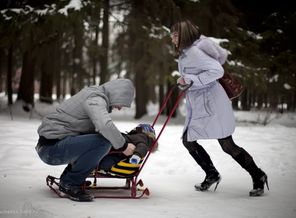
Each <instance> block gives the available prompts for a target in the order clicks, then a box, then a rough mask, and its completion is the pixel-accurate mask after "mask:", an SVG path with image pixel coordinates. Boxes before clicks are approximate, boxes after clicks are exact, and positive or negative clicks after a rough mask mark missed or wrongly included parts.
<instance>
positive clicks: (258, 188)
mask: <svg viewBox="0 0 296 218" xmlns="http://www.w3.org/2000/svg"><path fill="white" fill-rule="evenodd" d="M234 159H235V160H236V161H237V162H238V163H239V164H240V165H241V167H242V168H244V169H245V170H246V171H248V173H249V174H250V175H251V177H252V180H253V189H252V190H251V191H250V192H249V195H250V196H251V197H255V196H261V195H263V194H264V185H265V184H266V187H267V189H268V190H269V186H268V180H267V175H266V174H265V172H263V171H262V170H261V169H260V168H259V167H258V166H257V165H256V163H255V162H254V160H253V158H252V157H251V156H250V154H249V153H248V152H246V151H245V150H242V152H241V153H240V154H239V155H238V156H236V157H234ZM246 160H248V161H246Z"/></svg>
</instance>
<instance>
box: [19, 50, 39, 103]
mask: <svg viewBox="0 0 296 218" xmlns="http://www.w3.org/2000/svg"><path fill="white" fill-rule="evenodd" d="M35 62H36V60H35V58H34V57H33V51H25V52H24V54H23V64H22V76H21V81H20V86H19V91H18V97H17V99H18V100H23V101H24V102H25V103H27V104H31V105H32V106H34V74H35Z"/></svg>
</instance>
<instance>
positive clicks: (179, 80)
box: [177, 77, 187, 85]
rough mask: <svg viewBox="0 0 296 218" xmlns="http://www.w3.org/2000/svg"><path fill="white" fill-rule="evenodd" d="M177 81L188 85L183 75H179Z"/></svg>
mask: <svg viewBox="0 0 296 218" xmlns="http://www.w3.org/2000/svg"><path fill="white" fill-rule="evenodd" d="M177 83H178V84H180V85H187V83H186V82H185V80H184V78H183V77H179V79H178V80H177Z"/></svg>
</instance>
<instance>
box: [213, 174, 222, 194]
mask: <svg viewBox="0 0 296 218" xmlns="http://www.w3.org/2000/svg"><path fill="white" fill-rule="evenodd" d="M220 181H221V177H220V178H219V180H218V181H217V183H216V186H215V188H214V191H216V189H217V187H218V185H219V183H220Z"/></svg>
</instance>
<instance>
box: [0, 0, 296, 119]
mask: <svg viewBox="0 0 296 218" xmlns="http://www.w3.org/2000/svg"><path fill="white" fill-rule="evenodd" d="M291 2H292V1H285V0H283V1H275V0H269V1H267V0H261V1H255V0H249V1H239V0H223V1H222V0H221V1H220V0H194V1H193V0H192V1H190V0H162V1H158V0H141V1H137V0H88V1H81V0H63V1H57V0H39V1H34V0H2V1H1V5H0V7H1V8H0V93H1V102H8V105H11V104H13V103H14V100H13V94H17V99H18V100H20V101H21V102H23V104H24V109H25V110H30V108H31V107H34V103H35V101H36V96H37V100H38V101H40V102H46V103H49V104H52V103H53V102H60V101H62V100H63V99H64V98H65V97H66V96H68V95H73V94H75V93H76V92H78V91H79V90H80V89H81V88H83V87H84V86H86V85H93V84H101V83H104V82H106V81H108V80H110V79H114V78H117V77H125V78H130V79H132V80H133V82H134V84H135V86H136V99H135V115H134V116H135V118H141V117H142V116H144V115H145V114H147V105H148V104H149V103H150V102H152V103H156V104H157V103H158V102H162V100H163V98H164V96H165V94H166V92H167V90H168V87H170V86H171V85H172V84H174V83H175V81H176V78H177V76H176V73H175V71H176V70H177V62H176V60H175V57H174V54H173V48H172V44H171V39H170V35H169V28H170V26H171V25H172V24H173V23H174V22H176V21H177V20H179V19H181V18H190V19H191V20H193V21H194V22H195V23H196V24H198V26H199V27H200V29H201V31H202V33H203V34H205V35H207V36H211V37H215V38H217V39H220V40H219V41H220V42H221V45H222V46H223V47H225V48H227V49H228V50H229V52H230V55H229V59H228V62H227V63H226V64H225V66H224V67H225V68H226V69H228V70H230V71H231V72H233V73H234V74H235V75H236V76H237V77H238V78H240V79H241V81H243V83H244V85H245V86H246V90H245V91H244V93H243V94H242V96H241V97H240V98H239V99H237V100H236V101H233V106H234V108H235V109H239V110H251V109H255V110H257V109H258V110H265V111H280V112H284V111H295V108H296V89H295V85H296V76H295V72H296V67H295V66H296V65H295V60H296V53H295V45H296V43H295V38H296V35H295V26H296V13H295V11H296V10H295V6H294V5H295V4H294V3H291ZM34 96H35V98H34ZM6 99H7V101H5V100H6ZM4 105H6V103H1V107H5V106H4ZM175 115H176V114H175Z"/></svg>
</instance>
